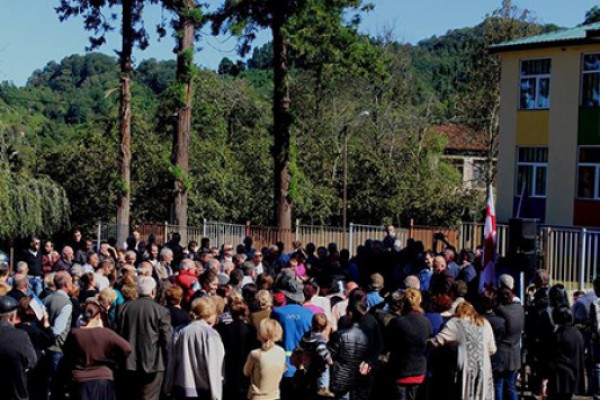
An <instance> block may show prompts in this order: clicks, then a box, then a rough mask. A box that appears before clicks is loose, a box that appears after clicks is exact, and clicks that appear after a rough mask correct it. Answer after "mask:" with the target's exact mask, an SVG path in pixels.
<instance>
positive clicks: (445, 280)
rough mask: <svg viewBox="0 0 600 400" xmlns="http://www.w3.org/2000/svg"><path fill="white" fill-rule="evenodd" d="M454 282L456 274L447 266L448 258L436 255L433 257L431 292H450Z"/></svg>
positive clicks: (434, 293) (433, 293)
mask: <svg viewBox="0 0 600 400" xmlns="http://www.w3.org/2000/svg"><path fill="white" fill-rule="evenodd" d="M452 283H454V275H453V274H452V272H451V271H450V270H449V269H448V268H446V260H445V259H444V257H442V256H437V257H435V258H434V259H433V275H432V276H431V281H430V283H429V290H430V291H431V294H432V295H436V294H448V292H449V291H450V287H451V286H452Z"/></svg>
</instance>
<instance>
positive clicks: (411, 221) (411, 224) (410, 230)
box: [408, 218, 415, 239]
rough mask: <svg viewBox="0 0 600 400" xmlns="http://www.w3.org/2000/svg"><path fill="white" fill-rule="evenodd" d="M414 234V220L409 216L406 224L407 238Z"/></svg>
mask: <svg viewBox="0 0 600 400" xmlns="http://www.w3.org/2000/svg"><path fill="white" fill-rule="evenodd" d="M414 234H415V220H414V219H412V218H411V219H410V222H409V225H408V238H409V239H412V238H413V235H414Z"/></svg>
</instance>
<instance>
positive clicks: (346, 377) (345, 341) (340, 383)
mask: <svg viewBox="0 0 600 400" xmlns="http://www.w3.org/2000/svg"><path fill="white" fill-rule="evenodd" d="M329 350H330V351H331V357H332V358H333V366H332V367H331V385H330V388H331V391H332V392H334V393H340V394H343V393H347V392H349V391H350V390H352V389H353V388H355V387H356V386H357V383H358V381H359V379H358V378H359V367H360V364H361V363H362V362H363V361H366V360H367V359H368V356H369V339H368V338H367V336H366V335H365V334H364V332H363V331H362V330H361V329H360V328H359V327H358V324H356V323H355V324H353V325H352V326H350V327H349V328H346V329H341V330H339V331H337V332H336V333H334V334H333V336H332V337H331V340H330V341H329Z"/></svg>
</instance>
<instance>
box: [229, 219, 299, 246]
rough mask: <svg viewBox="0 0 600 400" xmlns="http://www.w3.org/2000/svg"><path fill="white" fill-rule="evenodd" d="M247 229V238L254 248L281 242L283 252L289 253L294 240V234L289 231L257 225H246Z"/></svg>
mask: <svg viewBox="0 0 600 400" xmlns="http://www.w3.org/2000/svg"><path fill="white" fill-rule="evenodd" d="M247 227H248V229H247V236H250V237H251V238H252V242H253V243H254V247H256V248H257V249H258V248H262V247H268V246H270V245H272V244H276V243H277V242H281V243H283V246H284V251H291V249H292V243H293V242H294V241H295V240H296V233H295V232H294V231H293V230H291V229H281V228H277V227H274V226H259V225H247ZM235 244H236V243H234V245H235Z"/></svg>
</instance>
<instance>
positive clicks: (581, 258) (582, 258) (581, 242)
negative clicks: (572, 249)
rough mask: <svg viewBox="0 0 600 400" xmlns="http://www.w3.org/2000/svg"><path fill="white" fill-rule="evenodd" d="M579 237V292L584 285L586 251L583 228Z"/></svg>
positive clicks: (585, 235)
mask: <svg viewBox="0 0 600 400" xmlns="http://www.w3.org/2000/svg"><path fill="white" fill-rule="evenodd" d="M580 235H581V237H580V239H579V246H580V252H579V290H583V287H584V284H585V258H586V257H585V250H586V243H585V242H586V238H587V233H586V229H585V228H581V233H580Z"/></svg>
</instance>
